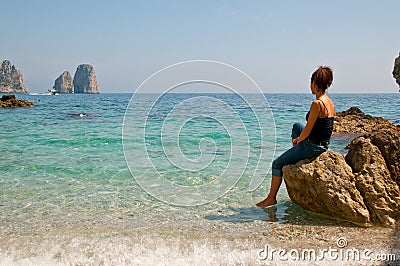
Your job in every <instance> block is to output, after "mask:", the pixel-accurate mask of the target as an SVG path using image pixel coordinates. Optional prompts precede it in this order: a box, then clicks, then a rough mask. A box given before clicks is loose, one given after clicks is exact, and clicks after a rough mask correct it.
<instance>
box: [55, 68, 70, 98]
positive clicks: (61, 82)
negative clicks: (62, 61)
mask: <svg viewBox="0 0 400 266" xmlns="http://www.w3.org/2000/svg"><path fill="white" fill-rule="evenodd" d="M53 89H55V90H56V91H58V92H59V93H74V84H73V83H72V76H71V74H70V73H69V72H68V71H64V72H63V73H62V74H61V75H60V76H59V77H58V78H57V79H56V80H55V81H54V86H53Z"/></svg>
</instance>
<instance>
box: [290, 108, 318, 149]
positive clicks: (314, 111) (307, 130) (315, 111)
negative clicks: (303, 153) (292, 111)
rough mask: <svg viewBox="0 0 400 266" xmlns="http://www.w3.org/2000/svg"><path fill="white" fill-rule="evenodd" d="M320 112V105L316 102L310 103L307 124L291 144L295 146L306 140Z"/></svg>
mask: <svg viewBox="0 0 400 266" xmlns="http://www.w3.org/2000/svg"><path fill="white" fill-rule="evenodd" d="M319 111H320V105H319V103H318V101H317V100H315V101H313V102H312V103H311V107H310V115H309V116H308V120H307V124H306V126H305V127H304V129H303V131H301V134H300V136H299V137H298V138H297V139H294V140H293V144H294V145H297V144H299V143H300V142H302V141H303V140H305V139H307V138H308V136H309V135H310V133H311V130H312V128H313V127H314V124H315V122H316V121H317V119H318V114H319Z"/></svg>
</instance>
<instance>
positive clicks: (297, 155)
mask: <svg viewBox="0 0 400 266" xmlns="http://www.w3.org/2000/svg"><path fill="white" fill-rule="evenodd" d="M303 128H304V126H303V125H302V124H301V123H295V124H294V125H293V128H292V138H293V139H294V138H297V137H299V136H300V133H301V131H302V130H303ZM326 150H327V148H326V147H324V146H319V145H318V144H315V143H311V142H310V141H309V140H308V139H306V140H303V141H302V142H300V143H299V144H297V145H296V146H294V147H292V148H290V149H289V150H287V151H285V152H284V153H282V154H281V156H279V157H278V158H276V159H275V160H274V162H273V163H272V175H273V176H282V168H283V166H285V165H288V164H294V163H297V162H298V161H300V160H303V159H307V158H311V157H316V156H318V155H320V154H321V153H323V152H324V151H326Z"/></svg>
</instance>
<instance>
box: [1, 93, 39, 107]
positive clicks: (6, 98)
mask: <svg viewBox="0 0 400 266" xmlns="http://www.w3.org/2000/svg"><path fill="white" fill-rule="evenodd" d="M34 106H35V105H34V104H33V103H32V102H30V101H27V100H18V99H17V97H15V95H13V94H8V95H3V96H2V97H1V99H0V107H10V108H16V107H34Z"/></svg>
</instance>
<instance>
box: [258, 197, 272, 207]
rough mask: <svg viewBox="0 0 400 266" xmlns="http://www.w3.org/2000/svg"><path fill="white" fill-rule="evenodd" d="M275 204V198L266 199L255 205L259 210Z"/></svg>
mask: <svg viewBox="0 0 400 266" xmlns="http://www.w3.org/2000/svg"><path fill="white" fill-rule="evenodd" d="M275 204H276V199H275V198H272V197H271V198H270V197H267V198H266V199H265V200H263V201H260V202H259V203H257V204H256V206H257V207H260V208H265V207H268V206H272V205H275Z"/></svg>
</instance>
